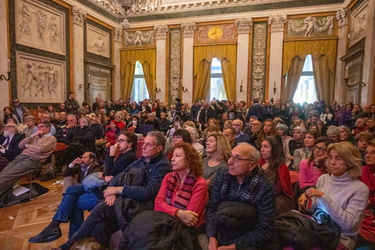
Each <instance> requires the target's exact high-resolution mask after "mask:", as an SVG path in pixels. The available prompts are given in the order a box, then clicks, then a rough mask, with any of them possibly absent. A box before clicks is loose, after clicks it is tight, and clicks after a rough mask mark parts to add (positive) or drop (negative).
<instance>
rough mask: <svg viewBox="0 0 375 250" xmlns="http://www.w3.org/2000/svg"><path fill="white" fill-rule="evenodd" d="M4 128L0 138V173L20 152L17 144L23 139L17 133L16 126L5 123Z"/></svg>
mask: <svg viewBox="0 0 375 250" xmlns="http://www.w3.org/2000/svg"><path fill="white" fill-rule="evenodd" d="M4 128H5V130H4V133H3V135H1V136H0V171H1V170H3V169H4V168H5V167H6V165H8V163H9V162H10V161H13V160H14V158H16V156H17V155H19V154H20V153H21V152H22V149H20V148H19V147H18V144H19V143H20V142H21V141H22V140H23V139H24V138H25V136H24V135H23V134H19V133H18V130H17V124H15V123H13V122H12V123H10V122H9V123H7V124H6V125H5V127H4Z"/></svg>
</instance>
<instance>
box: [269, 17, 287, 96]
mask: <svg viewBox="0 0 375 250" xmlns="http://www.w3.org/2000/svg"><path fill="white" fill-rule="evenodd" d="M286 22H287V17H286V15H277V16H270V17H269V19H268V23H269V25H270V28H271V37H270V39H271V43H270V64H269V65H270V66H269V69H268V71H269V78H268V79H269V82H268V93H267V95H266V96H268V98H267V99H268V100H270V99H272V98H273V99H274V100H276V99H277V98H280V95H281V92H280V91H281V79H282V65H283V41H284V24H285V23H286Z"/></svg>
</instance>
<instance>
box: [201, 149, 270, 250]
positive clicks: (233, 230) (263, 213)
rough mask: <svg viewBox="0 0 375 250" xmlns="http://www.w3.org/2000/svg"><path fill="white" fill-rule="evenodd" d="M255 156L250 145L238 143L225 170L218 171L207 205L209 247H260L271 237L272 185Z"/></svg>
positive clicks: (257, 155)
mask: <svg viewBox="0 0 375 250" xmlns="http://www.w3.org/2000/svg"><path fill="white" fill-rule="evenodd" d="M259 158H260V154H259V152H258V151H257V150H256V149H255V148H254V147H253V146H251V145H249V144H246V143H241V144H239V145H238V146H236V147H235V148H233V149H232V157H231V158H230V159H229V161H228V164H229V171H227V170H223V171H222V172H221V173H219V174H218V177H217V179H216V182H215V183H214V186H213V189H212V192H211V195H210V200H209V203H208V206H207V217H206V233H207V237H208V239H209V245H208V249H209V250H214V249H215V250H216V249H241V248H246V249H247V248H250V247H256V248H261V249H264V248H265V245H266V244H267V243H268V242H269V241H270V240H271V238H272V236H273V234H274V228H273V227H274V222H275V207H276V201H275V192H274V185H273V184H272V183H271V182H270V181H269V180H268V179H267V177H265V176H264V175H263V170H262V169H261V168H259V167H258V162H259ZM240 211H242V212H240ZM245 211H246V212H245ZM231 222H232V223H231ZM219 247H220V248H219Z"/></svg>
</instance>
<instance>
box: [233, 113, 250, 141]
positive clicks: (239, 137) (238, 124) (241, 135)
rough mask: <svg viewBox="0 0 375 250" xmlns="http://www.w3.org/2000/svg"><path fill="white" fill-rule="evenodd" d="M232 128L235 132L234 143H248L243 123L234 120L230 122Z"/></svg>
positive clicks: (248, 138) (248, 137)
mask: <svg viewBox="0 0 375 250" xmlns="http://www.w3.org/2000/svg"><path fill="white" fill-rule="evenodd" d="M232 127H233V128H234V130H235V131H236V139H235V140H234V141H235V143H241V142H247V143H250V136H249V135H248V134H245V133H244V132H243V131H242V129H243V122H242V121H241V120H240V119H236V120H234V121H233V122H232Z"/></svg>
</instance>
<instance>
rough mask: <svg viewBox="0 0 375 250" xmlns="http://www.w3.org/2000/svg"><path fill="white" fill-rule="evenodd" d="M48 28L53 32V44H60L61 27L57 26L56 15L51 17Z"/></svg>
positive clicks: (51, 35)
mask: <svg viewBox="0 0 375 250" xmlns="http://www.w3.org/2000/svg"><path fill="white" fill-rule="evenodd" d="M48 29H50V30H51V34H50V38H51V45H53V43H57V44H59V36H60V32H59V29H58V28H57V23H56V18H55V17H54V16H52V17H51V21H50V23H49V24H48Z"/></svg>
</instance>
